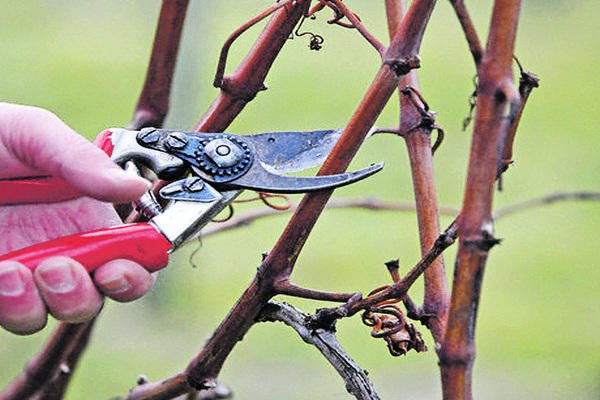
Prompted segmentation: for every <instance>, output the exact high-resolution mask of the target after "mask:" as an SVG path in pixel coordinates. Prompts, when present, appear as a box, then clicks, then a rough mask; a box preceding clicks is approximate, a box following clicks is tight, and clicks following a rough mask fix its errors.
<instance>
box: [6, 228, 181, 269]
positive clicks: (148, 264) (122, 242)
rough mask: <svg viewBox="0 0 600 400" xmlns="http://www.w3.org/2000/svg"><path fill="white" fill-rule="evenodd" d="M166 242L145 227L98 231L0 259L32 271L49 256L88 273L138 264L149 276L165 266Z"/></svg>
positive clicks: (168, 245) (169, 248)
mask: <svg viewBox="0 0 600 400" xmlns="http://www.w3.org/2000/svg"><path fill="white" fill-rule="evenodd" d="M169 250H171V244H170V243H169V241H168V240H167V239H166V238H165V237H164V236H163V235H162V234H160V233H159V232H158V231H157V230H156V228H154V227H153V226H152V225H150V224H149V223H137V224H129V225H122V226H116V227H112V228H105V229H98V230H95V231H89V232H85V233H79V234H75V235H70V236H65V237H62V238H58V239H54V240H50V241H48V242H44V243H39V244H36V245H33V246H30V247H27V248H24V249H21V250H17V251H13V252H11V253H8V254H5V255H4V256H2V257H0V261H6V260H14V261H18V262H20V263H22V264H25V266H27V267H28V268H29V269H31V270H32V271H33V270H34V269H35V268H36V267H37V266H38V264H39V263H40V262H41V261H42V260H44V259H46V258H48V257H52V256H66V257H70V258H72V259H74V260H76V261H78V262H79V263H81V264H82V265H83V266H84V267H85V269H86V270H88V271H89V272H92V271H94V270H95V269H96V268H98V267H100V266H101V265H103V264H105V263H107V262H108V261H112V260H116V259H127V260H131V261H134V262H137V263H138V264H141V265H142V266H143V267H144V268H146V269H147V270H148V271H150V272H154V271H158V270H159V269H162V268H164V267H166V266H167V263H168V261H169V257H168V253H167V252H168V251H169Z"/></svg>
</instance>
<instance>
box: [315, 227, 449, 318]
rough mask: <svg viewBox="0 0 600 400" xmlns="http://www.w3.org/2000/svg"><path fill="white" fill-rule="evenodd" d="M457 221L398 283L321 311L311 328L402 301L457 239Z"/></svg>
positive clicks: (316, 315)
mask: <svg viewBox="0 0 600 400" xmlns="http://www.w3.org/2000/svg"><path fill="white" fill-rule="evenodd" d="M457 227H458V225H457V220H454V222H452V224H450V226H448V228H446V230H445V231H444V232H443V233H442V234H441V235H439V236H438V238H437V239H436V241H435V243H434V245H433V247H432V248H431V249H429V251H428V252H427V253H426V254H425V255H424V256H423V257H422V258H421V260H419V262H418V263H417V264H416V265H415V266H414V267H413V268H412V269H411V270H410V271H409V272H408V273H407V274H406V275H405V276H404V277H403V278H402V279H400V280H399V281H397V282H395V283H394V284H393V285H390V286H388V287H387V288H385V289H383V290H381V291H378V292H376V293H374V294H372V295H370V296H368V297H366V298H364V299H361V298H358V297H356V296H355V297H353V298H352V299H350V300H349V301H348V302H347V303H346V304H343V305H340V306H338V307H334V308H327V309H321V310H319V312H317V313H316V314H315V315H314V316H313V317H311V326H312V327H326V326H329V325H331V324H332V323H333V322H334V321H335V320H337V319H339V318H344V317H350V316H352V315H354V314H356V313H358V312H359V311H362V310H367V309H368V308H369V307H371V306H374V305H375V304H379V303H381V302H384V301H386V300H396V299H398V300H399V299H402V297H403V296H405V295H406V294H407V293H408V290H409V289H410V287H411V286H412V285H413V283H415V281H416V280H417V279H418V278H419V277H420V276H421V275H422V274H423V273H424V272H425V271H426V270H427V268H429V266H431V264H432V263H433V261H434V260H435V259H436V258H437V257H438V256H439V255H440V254H442V252H443V251H444V250H446V249H447V248H448V247H450V246H451V245H452V244H453V243H454V241H455V240H456V237H457Z"/></svg>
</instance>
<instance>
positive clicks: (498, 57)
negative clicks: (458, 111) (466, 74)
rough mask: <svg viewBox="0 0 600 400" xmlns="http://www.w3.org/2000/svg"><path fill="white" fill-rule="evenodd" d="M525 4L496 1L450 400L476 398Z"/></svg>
mask: <svg viewBox="0 0 600 400" xmlns="http://www.w3.org/2000/svg"><path fill="white" fill-rule="evenodd" d="M519 6H520V2H519V1H515V0H496V2H495V4H494V10H493V12H492V21H491V23H490V33H489V37H488V44H487V48H486V51H485V53H484V56H483V59H482V62H481V65H480V68H479V71H478V76H479V88H478V96H477V112H476V114H475V124H474V132H473V139H472V143H471V156H470V160H469V170H468V174H467V182H466V188H465V198H464V202H463V209H462V212H461V216H460V221H459V231H458V232H459V236H460V244H459V248H458V254H457V260H456V270H455V274H454V284H453V286H452V298H451V303H450V313H449V317H448V325H447V329H446V334H445V337H444V342H443V344H442V347H441V348H440V350H439V353H438V354H439V358H440V369H441V373H442V384H443V394H444V398H445V399H467V400H468V399H471V398H472V393H471V382H472V366H473V362H474V359H475V325H476V319H477V308H478V304H479V296H480V289H481V282H482V279H483V274H484V269H485V264H486V260H487V255H488V252H489V250H490V248H491V247H493V245H494V244H496V243H497V241H496V240H495V239H494V237H493V225H492V216H491V209H492V196H493V185H494V181H495V178H496V169H497V165H498V160H499V154H498V153H499V149H500V148H502V142H501V139H502V138H503V137H504V134H505V132H506V129H507V123H506V121H505V117H504V116H505V115H506V111H507V107H508V105H509V101H510V100H511V97H512V94H511V91H510V90H509V86H510V82H511V81H512V79H511V78H512V71H511V61H512V54H513V48H514V42H515V36H516V29H517V22H518V18H519Z"/></svg>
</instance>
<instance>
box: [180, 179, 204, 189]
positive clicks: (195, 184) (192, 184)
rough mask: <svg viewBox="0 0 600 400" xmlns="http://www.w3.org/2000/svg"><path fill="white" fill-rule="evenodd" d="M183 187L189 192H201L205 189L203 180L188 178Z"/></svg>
mask: <svg viewBox="0 0 600 400" xmlns="http://www.w3.org/2000/svg"><path fill="white" fill-rule="evenodd" d="M183 187H184V189H185V190H187V191H188V192H199V191H201V190H202V189H204V181H203V180H202V179H201V178H188V179H186V180H185V182H184V184H183Z"/></svg>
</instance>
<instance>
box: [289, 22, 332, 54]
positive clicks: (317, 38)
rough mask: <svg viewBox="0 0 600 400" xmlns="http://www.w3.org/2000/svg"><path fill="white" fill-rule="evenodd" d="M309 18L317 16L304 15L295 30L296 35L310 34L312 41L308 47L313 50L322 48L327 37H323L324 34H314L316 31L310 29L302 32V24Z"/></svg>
mask: <svg viewBox="0 0 600 400" xmlns="http://www.w3.org/2000/svg"><path fill="white" fill-rule="evenodd" d="M307 18H310V19H315V18H316V17H315V16H314V15H311V16H310V17H303V18H302V19H301V20H300V23H299V24H298V27H297V28H296V30H295V31H294V35H296V36H298V37H300V36H304V35H310V42H309V44H308V47H309V48H310V49H311V50H315V51H318V50H321V48H323V42H325V39H324V38H323V36H321V35H317V34H314V33H312V32H309V31H305V32H300V28H301V27H302V24H303V23H304V20H305V19H307Z"/></svg>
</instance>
